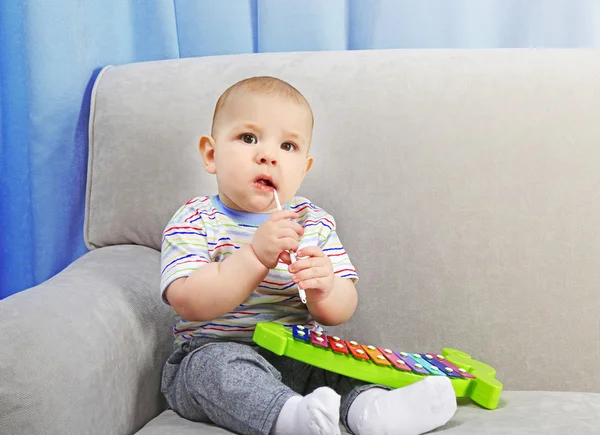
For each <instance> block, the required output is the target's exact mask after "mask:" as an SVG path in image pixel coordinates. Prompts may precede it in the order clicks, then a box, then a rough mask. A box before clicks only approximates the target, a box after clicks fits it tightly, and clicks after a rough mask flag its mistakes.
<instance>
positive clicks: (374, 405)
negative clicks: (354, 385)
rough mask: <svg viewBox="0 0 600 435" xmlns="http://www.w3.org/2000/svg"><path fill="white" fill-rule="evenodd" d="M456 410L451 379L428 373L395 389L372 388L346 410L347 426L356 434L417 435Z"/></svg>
mask: <svg viewBox="0 0 600 435" xmlns="http://www.w3.org/2000/svg"><path fill="white" fill-rule="evenodd" d="M455 412H456V396H455V394H454V390H453V389H452V384H451V383H450V379H448V378H447V377H445V376H444V377H442V376H430V377H427V378H425V379H423V380H422V381H420V382H416V383H414V384H411V385H408V386H406V387H404V388H398V389H396V390H390V391H387V390H384V389H382V388H371V389H369V390H366V391H364V392H362V393H361V394H359V395H358V397H357V398H356V399H355V400H354V402H352V405H350V409H349V410H348V426H350V430H352V432H354V433H355V434H357V435H418V434H422V433H425V432H428V431H430V430H433V429H435V428H436V427H439V426H442V425H444V424H446V423H447V422H448V420H450V418H452V416H453V415H454V413H455Z"/></svg>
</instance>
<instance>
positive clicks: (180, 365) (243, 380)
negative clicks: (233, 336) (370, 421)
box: [161, 338, 387, 435]
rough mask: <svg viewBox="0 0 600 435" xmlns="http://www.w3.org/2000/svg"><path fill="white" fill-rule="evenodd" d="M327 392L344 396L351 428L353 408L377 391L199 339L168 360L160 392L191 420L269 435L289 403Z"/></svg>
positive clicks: (250, 349)
mask: <svg viewBox="0 0 600 435" xmlns="http://www.w3.org/2000/svg"><path fill="white" fill-rule="evenodd" d="M323 386H328V387H330V388H332V389H333V390H335V391H336V392H337V393H338V394H340V395H341V396H342V401H341V406H340V418H341V420H342V422H343V423H344V425H345V426H346V427H348V424H347V417H348V409H349V408H350V405H351V404H352V402H353V401H354V399H355V398H356V396H357V395H358V394H359V393H361V392H362V391H364V390H366V389H369V388H371V387H373V386H374V385H371V384H366V383H364V382H362V381H358V380H356V379H352V378H348V377H346V376H341V375H337V374H335V373H331V372H328V371H325V370H322V369H318V368H316V367H313V366H310V365H308V364H304V363H301V362H299V361H296V360H293V359H290V358H287V357H281V356H277V355H275V354H274V353H272V352H270V351H267V350H265V349H262V348H259V347H258V346H254V345H250V344H240V343H232V342H226V341H211V340H207V339H203V338H196V339H194V340H192V341H191V342H190V343H186V344H184V345H183V346H181V347H179V348H177V349H176V350H175V352H174V353H173V354H172V355H171V357H170V358H169V359H168V360H167V362H166V364H165V367H164V369H163V375H162V385H161V391H162V392H163V394H164V395H165V397H166V399H167V402H168V404H169V407H170V408H171V409H173V410H174V411H175V412H177V413H178V414H179V415H181V416H182V417H184V418H186V419H188V420H192V421H201V422H207V423H209V422H211V423H214V424H216V425H218V426H221V427H224V428H226V429H229V430H231V431H233V432H237V433H240V434H252V435H254V434H256V435H259V434H260V435H268V434H269V432H270V430H271V428H272V426H273V424H274V423H275V421H276V420H277V416H278V415H279V412H280V411H281V408H282V407H283V404H284V403H285V402H286V401H287V400H288V399H289V398H290V397H292V396H295V395H298V394H300V395H306V394H309V393H310V392H312V391H313V390H315V389H316V388H318V387H323ZM384 388H387V387H384Z"/></svg>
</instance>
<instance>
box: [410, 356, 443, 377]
mask: <svg viewBox="0 0 600 435" xmlns="http://www.w3.org/2000/svg"><path fill="white" fill-rule="evenodd" d="M409 356H410V357H411V358H412V359H413V360H414V361H415V362H416V363H417V364H420V365H421V366H422V367H423V368H424V369H425V370H427V371H428V372H429V373H431V374H432V375H436V376H446V373H444V372H442V371H441V370H440V369H439V368H437V367H436V366H434V365H431V364H429V363H428V362H427V361H426V360H425V359H423V357H422V356H421V355H419V354H418V353H410V354H409Z"/></svg>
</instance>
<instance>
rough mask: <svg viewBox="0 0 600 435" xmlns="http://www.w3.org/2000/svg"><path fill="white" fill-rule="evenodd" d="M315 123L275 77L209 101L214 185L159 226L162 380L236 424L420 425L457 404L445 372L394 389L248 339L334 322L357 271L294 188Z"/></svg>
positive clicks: (198, 407)
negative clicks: (278, 326) (262, 325)
mask: <svg viewBox="0 0 600 435" xmlns="http://www.w3.org/2000/svg"><path fill="white" fill-rule="evenodd" d="M313 123H314V120H313V113H312V110H311V108H310V105H309V104H308V102H307V101H306V99H305V98H304V97H303V96H302V94H300V92H298V90H296V89H295V88H294V87H292V86H291V85H289V84H288V83H286V82H284V81H282V80H279V79H276V78H273V77H254V78H249V79H246V80H242V81H241V82H238V83H236V84H234V85H233V86H231V87H230V88H229V89H227V90H226V91H225V92H224V93H223V95H222V96H221V97H220V98H219V100H218V101H217V104H216V108H215V112H214V117H213V124H212V133H211V136H203V137H202V138H201V139H200V143H199V148H200V153H201V154H202V159H203V161H204V168H205V170H206V171H208V172H209V173H211V174H214V175H216V177H217V183H218V195H215V196H201V197H196V198H194V199H192V200H190V201H188V202H187V203H186V204H184V205H183V206H182V207H181V208H180V209H179V210H178V211H177V212H176V213H175V215H174V216H173V218H172V219H171V221H170V222H169V224H168V225H167V227H166V229H165V231H164V236H163V242H162V255H161V259H162V265H161V269H162V279H161V294H162V298H163V300H164V301H165V302H166V303H168V304H170V305H171V306H172V307H173V309H174V310H175V311H176V312H177V314H178V315H179V316H178V318H177V322H176V324H175V326H174V328H173V333H174V335H175V345H176V346H175V351H174V353H173V354H172V355H171V357H170V358H169V360H168V361H167V363H166V364H165V367H164V370H163V376H162V386H161V391H162V392H163V393H164V395H165V397H166V398H167V402H168V404H169V406H170V408H172V409H173V410H174V411H175V412H177V413H178V414H179V415H181V416H183V417H184V418H187V419H189V420H193V421H202V422H212V423H214V424H217V425H219V426H221V427H224V428H227V429H229V430H231V431H234V432H237V433H241V434H265V435H266V434H274V435H308V434H322V435H332V434H339V433H340V429H339V422H340V420H341V421H342V422H343V424H344V425H345V426H346V428H347V429H348V430H349V431H351V432H352V433H355V434H359V435H367V434H373V435H375V434H376V435H383V434H394V435H399V434H420V433H423V432H427V431H429V430H431V429H434V428H436V427H438V426H441V425H443V424H445V423H446V422H447V421H448V420H449V419H450V418H451V417H452V415H454V412H455V410H456V399H455V395H454V391H453V389H452V386H451V384H450V381H449V380H448V379H447V378H446V377H441V376H439V377H437V376H432V377H427V378H425V379H424V380H423V381H420V382H417V383H415V384H412V385H410V386H407V387H404V388H400V389H395V390H391V389H390V388H388V387H384V386H379V385H372V384H366V383H364V382H361V381H358V380H355V379H351V378H348V377H344V376H340V375H337V374H334V373H331V372H327V371H324V370H321V369H317V368H315V367H312V366H309V365H307V364H304V363H301V362H298V361H295V360H292V359H289V358H286V357H279V356H276V355H275V354H273V353H271V352H269V351H266V350H264V349H262V348H259V347H257V346H255V345H254V344H253V343H252V334H253V332H254V328H255V326H256V324H257V323H258V322H264V321H273V322H279V323H282V324H284V325H286V326H289V325H292V324H302V325H305V326H307V327H315V326H317V323H318V324H323V325H338V324H341V323H344V322H345V321H347V320H348V319H349V318H350V317H351V316H352V314H353V313H354V310H355V308H356V304H357V292H356V288H355V286H354V284H355V282H356V281H357V279H358V276H357V274H356V270H355V268H354V266H353V265H352V263H351V261H350V258H349V257H348V255H347V253H346V251H345V250H344V247H343V246H342V243H341V241H340V239H339V237H338V235H337V233H336V223H335V221H334V219H333V217H332V216H331V215H329V214H328V213H326V212H325V211H324V210H323V209H321V208H319V207H317V206H316V205H314V204H312V203H311V202H310V201H309V200H307V199H306V198H301V197H296V196H295V194H296V192H297V191H298V189H299V188H300V185H301V183H302V181H303V179H304V176H305V175H306V174H307V173H308V172H309V171H310V169H311V167H312V164H313V160H314V159H313V157H312V156H309V155H308V152H309V148H310V144H311V139H312V129H313ZM275 190H276V192H277V194H278V196H279V198H280V199H281V203H282V204H285V206H284V207H283V209H282V210H278V208H277V202H276V201H275V198H274V196H275ZM290 251H291V252H296V253H297V256H298V260H297V261H295V262H293V263H292V261H291V258H290V254H289V252H290ZM298 288H300V289H303V290H304V291H305V293H306V304H303V303H302V301H301V300H300V298H299V296H298Z"/></svg>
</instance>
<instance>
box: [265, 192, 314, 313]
mask: <svg viewBox="0 0 600 435" xmlns="http://www.w3.org/2000/svg"><path fill="white" fill-rule="evenodd" d="M273 195H275V203H276V204H277V210H283V209H282V208H281V203H280V202H279V196H278V195H277V191H276V190H275V189H273ZM288 252H289V254H290V258H291V260H292V264H294V263H295V262H296V253H295V252H294V251H288ZM298 296H300V300H301V301H302V303H303V304H305V303H306V292H305V291H304V289H301V288H300V286H298Z"/></svg>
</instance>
